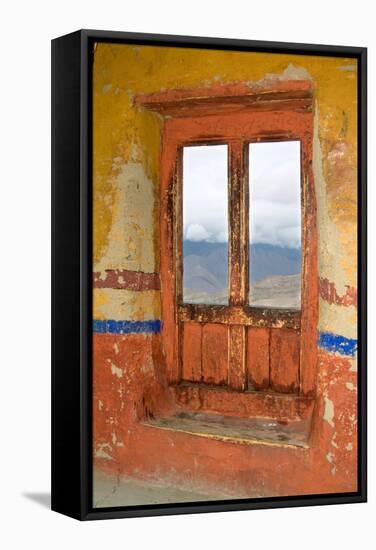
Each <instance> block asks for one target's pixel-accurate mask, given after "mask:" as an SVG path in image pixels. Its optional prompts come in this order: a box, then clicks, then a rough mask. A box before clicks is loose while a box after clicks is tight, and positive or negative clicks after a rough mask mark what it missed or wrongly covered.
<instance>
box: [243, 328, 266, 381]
mask: <svg viewBox="0 0 376 550" xmlns="http://www.w3.org/2000/svg"><path fill="white" fill-rule="evenodd" d="M269 340H270V330H269V329H266V328H249V329H248V346H247V347H248V350H247V367H248V383H249V386H250V389H255V390H264V389H267V388H268V387H269V366H270V355H269V351H270V349H269Z"/></svg>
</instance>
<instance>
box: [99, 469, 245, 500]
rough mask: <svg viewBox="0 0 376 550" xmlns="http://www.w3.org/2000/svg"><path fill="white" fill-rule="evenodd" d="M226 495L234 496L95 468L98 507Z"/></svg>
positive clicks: (220, 497) (219, 498)
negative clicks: (146, 480) (174, 485)
mask: <svg viewBox="0 0 376 550" xmlns="http://www.w3.org/2000/svg"><path fill="white" fill-rule="evenodd" d="M226 498H231V497H229V495H224V494H222V495H215V496H213V495H212V494H211V495H208V494H204V493H198V492H195V491H188V490H184V489H181V488H178V487H173V486H170V485H156V484H152V483H149V482H145V481H135V480H131V479H124V478H122V479H118V478H117V477H116V476H113V475H108V474H104V473H102V472H98V471H96V472H94V487H93V501H94V507H95V508H103V507H110V506H132V505H141V504H168V503H178V502H197V501H213V500H223V499H226ZM232 498H234V497H232Z"/></svg>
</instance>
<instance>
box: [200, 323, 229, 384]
mask: <svg viewBox="0 0 376 550" xmlns="http://www.w3.org/2000/svg"><path fill="white" fill-rule="evenodd" d="M227 378H228V327H227V326H225V325H218V324H208V325H204V326H203V329H202V379H203V381H204V382H206V383H207V384H227Z"/></svg>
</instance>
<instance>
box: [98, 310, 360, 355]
mask: <svg viewBox="0 0 376 550" xmlns="http://www.w3.org/2000/svg"><path fill="white" fill-rule="evenodd" d="M160 330H161V321H160V320H159V319H154V320H151V321H114V320H112V319H107V320H103V321H102V320H94V321H93V331H94V332H96V333H99V334H142V333H146V334H148V333H149V334H150V333H156V332H160ZM318 345H319V347H320V348H322V349H325V350H326V351H329V352H331V353H340V354H341V355H350V356H352V357H354V355H355V353H356V351H357V349H358V341H357V340H356V339H353V338H345V337H344V336H340V335H338V334H333V333H331V332H320V333H319V342H318Z"/></svg>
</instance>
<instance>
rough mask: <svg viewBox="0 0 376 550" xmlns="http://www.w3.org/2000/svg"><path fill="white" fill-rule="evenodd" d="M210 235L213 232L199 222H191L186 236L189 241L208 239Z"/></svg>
mask: <svg viewBox="0 0 376 550" xmlns="http://www.w3.org/2000/svg"><path fill="white" fill-rule="evenodd" d="M210 236H211V234H210V233H209V232H208V231H206V229H205V227H204V226H203V225H200V224H199V223H191V224H190V225H189V226H188V227H187V230H186V232H185V238H186V239H187V240H188V241H207V240H209V238H210Z"/></svg>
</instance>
